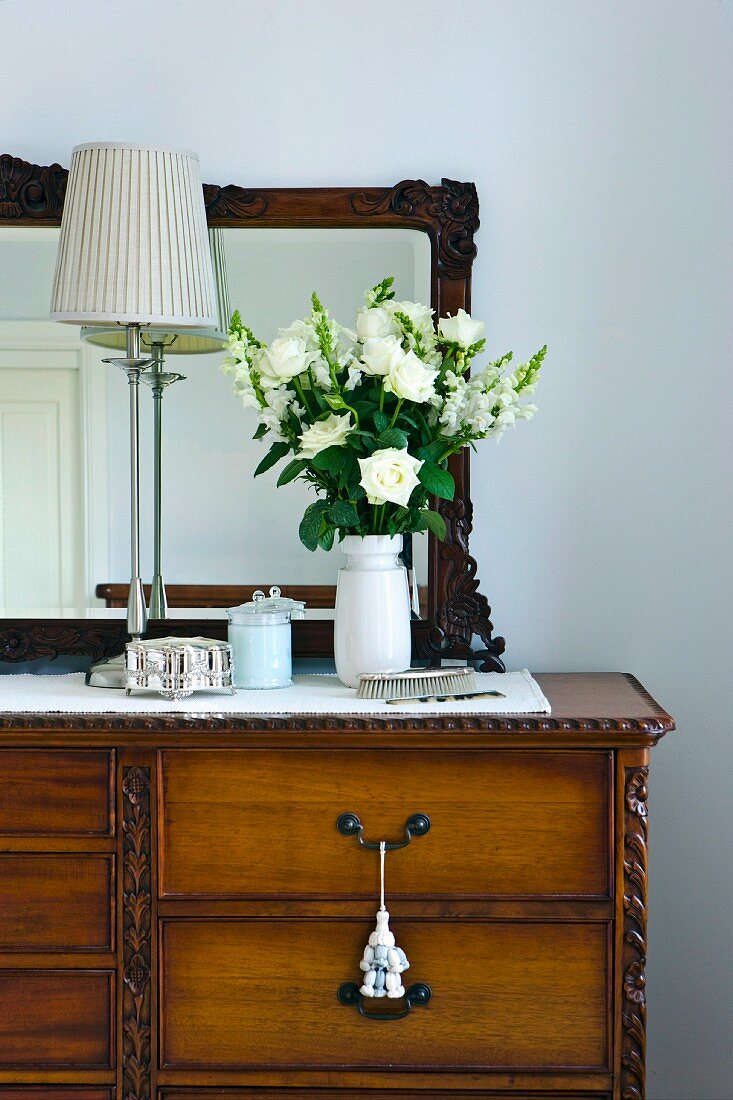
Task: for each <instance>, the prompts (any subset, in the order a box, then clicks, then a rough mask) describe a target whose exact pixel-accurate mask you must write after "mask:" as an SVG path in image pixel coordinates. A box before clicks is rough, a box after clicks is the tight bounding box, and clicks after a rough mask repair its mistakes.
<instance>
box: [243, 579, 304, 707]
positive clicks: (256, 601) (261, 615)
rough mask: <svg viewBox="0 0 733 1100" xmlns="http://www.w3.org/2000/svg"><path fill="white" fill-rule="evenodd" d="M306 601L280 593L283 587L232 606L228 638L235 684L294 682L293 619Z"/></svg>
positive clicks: (281, 684)
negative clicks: (302, 601)
mask: <svg viewBox="0 0 733 1100" xmlns="http://www.w3.org/2000/svg"><path fill="white" fill-rule="evenodd" d="M304 607H305V604H302V603H299V602H298V601H296V600H289V599H285V598H283V597H281V596H280V589H279V588H277V587H275V586H273V587H272V588H271V589H270V599H265V594H264V592H260V591H257V592H255V593H254V595H253V598H252V600H251V602H250V603H244V604H242V605H241V606H240V607H230V608H229V610H228V612H227V614H228V616H229V629H228V640H229V644H230V645H231V647H232V661H233V664H234V686H235V687H238V688H281V687H288V686H289V685H290V684H292V682H293V656H292V642H291V627H290V620H291V618H292V617H293V616H301V617H302V614H303V608H304Z"/></svg>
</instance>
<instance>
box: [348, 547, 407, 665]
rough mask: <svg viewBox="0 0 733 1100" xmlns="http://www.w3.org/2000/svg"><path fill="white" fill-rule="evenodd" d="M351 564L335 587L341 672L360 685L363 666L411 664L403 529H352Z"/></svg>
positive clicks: (349, 551) (349, 550) (349, 563)
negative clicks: (382, 532) (401, 555)
mask: <svg viewBox="0 0 733 1100" xmlns="http://www.w3.org/2000/svg"><path fill="white" fill-rule="evenodd" d="M341 547H342V549H343V551H344V553H345V554H346V565H345V566H344V567H343V568H342V569H340V570H339V575H338V585H337V588H336V621H335V624H334V653H335V657H336V672H337V673H338V676H339V679H340V680H342V681H343V683H344V684H346V686H347V687H356V686H357V684H358V682H359V676H360V675H361V673H362V672H403V671H404V670H405V669H406V668H409V667H410V657H411V655H412V643H411V636H410V594H409V589H408V585H407V570H406V569H405V567H404V565H402V563H401V562H400V561H399V560H398V557H397V555H398V554H399V553H400V551H401V549H402V535H394V536H393V537H390V536H389V535H366V536H365V537H364V538H359V536H358V535H347V536H346V538H345V539H344V541H343V542H342V543H341Z"/></svg>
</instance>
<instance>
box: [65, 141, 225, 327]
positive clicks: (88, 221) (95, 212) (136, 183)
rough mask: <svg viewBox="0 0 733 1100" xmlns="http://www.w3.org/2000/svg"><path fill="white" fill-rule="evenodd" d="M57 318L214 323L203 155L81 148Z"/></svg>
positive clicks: (115, 146) (96, 145) (68, 203)
mask: <svg viewBox="0 0 733 1100" xmlns="http://www.w3.org/2000/svg"><path fill="white" fill-rule="evenodd" d="M51 318H52V320H54V321H63V322H66V323H68V324H75V325H84V324H87V325H95V326H96V325H114V324H121V325H124V324H130V323H137V324H141V325H164V326H166V327H168V326H173V327H180V328H214V326H215V325H216V322H217V317H216V293H215V288H214V279H213V274H212V269H211V254H210V251H209V239H208V234H207V226H206V211H205V208H204V197H203V191H202V186H201V173H200V169H199V159H198V157H197V156H196V154H195V153H187V152H181V151H178V150H173V149H164V148H163V149H161V148H155V147H151V146H147V145H137V144H128V143H126V142H93V143H90V144H87V145H77V146H76V147H75V148H74V150H73V151H72V156H71V168H70V170H69V179H68V183H67V189H66V197H65V199H64V211H63V217H62V220H61V236H60V240H59V251H58V256H57V260H56V273H55V275H54V282H53V291H52V295H51Z"/></svg>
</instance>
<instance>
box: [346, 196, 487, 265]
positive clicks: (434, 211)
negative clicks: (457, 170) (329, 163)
mask: <svg viewBox="0 0 733 1100" xmlns="http://www.w3.org/2000/svg"><path fill="white" fill-rule="evenodd" d="M350 203H351V209H352V210H353V211H354V213H355V214H363V215H371V216H373V215H375V214H386V213H391V214H394V215H396V216H397V217H400V218H405V219H406V220H407V221H409V222H412V223H418V224H419V223H420V222H424V223H425V224H426V227H427V226H430V227H431V228H432V229H433V230H434V231H436V236H437V242H438V270H439V272H440V274H441V275H445V276H446V277H447V278H449V279H467V278H468V277H469V276H470V274H471V265H472V263H473V261H474V259H475V258H476V244H475V242H474V234H475V233H476V231H477V229H478V227H479V217H478V194H477V192H476V185H475V184H474V183H459V182H458V180H449V179H445V178H444V179H443V180H442V181H441V186H440V187H431V186H430V185H429V184H427V183H426V182H425V180H403V181H402V182H401V183H398V184H396V185H395V186H394V187H389V188H385V189H384V190H383V191H381V192H378V193H377V194H376V195H373V194H364V193H361V194H359V193H357V194H354V195H352V196H351V199H350Z"/></svg>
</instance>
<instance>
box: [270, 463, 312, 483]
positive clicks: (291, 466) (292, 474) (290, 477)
mask: <svg viewBox="0 0 733 1100" xmlns="http://www.w3.org/2000/svg"><path fill="white" fill-rule="evenodd" d="M306 466H307V463H306V462H304V461H303V459H302V458H294V459H293V461H292V462H288V464H287V466H286V467H285V469H284V470H283V471H282V472H281V474H280V477H279V478H278V479H277V487H278V489H279V488H280V487H281V486H283V485H287V484H288V483H289V482H290V481H295V479H296V477H297V476H298V474H301V473H302V472H303V470H304V469H305V468H306Z"/></svg>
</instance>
